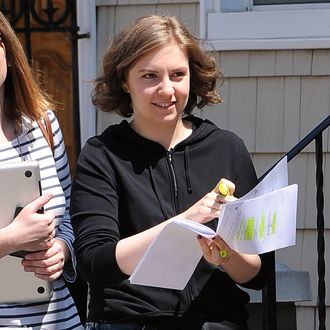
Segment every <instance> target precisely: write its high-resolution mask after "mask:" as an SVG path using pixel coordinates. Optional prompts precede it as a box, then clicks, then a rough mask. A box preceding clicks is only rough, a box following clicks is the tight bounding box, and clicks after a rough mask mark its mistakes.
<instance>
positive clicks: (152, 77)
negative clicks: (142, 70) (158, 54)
mask: <svg viewBox="0 0 330 330" xmlns="http://www.w3.org/2000/svg"><path fill="white" fill-rule="evenodd" d="M142 77H143V78H145V79H155V78H157V75H156V73H153V72H148V73H146V74H144V75H143V76H142Z"/></svg>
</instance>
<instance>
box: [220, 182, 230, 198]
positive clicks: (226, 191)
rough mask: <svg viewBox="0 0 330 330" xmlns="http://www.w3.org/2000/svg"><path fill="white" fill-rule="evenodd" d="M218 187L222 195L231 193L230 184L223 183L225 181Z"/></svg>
mask: <svg viewBox="0 0 330 330" xmlns="http://www.w3.org/2000/svg"><path fill="white" fill-rule="evenodd" d="M218 188H219V192H220V194H221V195H222V196H227V195H229V192H230V191H229V188H228V186H227V185H226V184H225V183H223V182H220V183H219V185H218Z"/></svg>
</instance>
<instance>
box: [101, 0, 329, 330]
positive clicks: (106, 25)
mask: <svg viewBox="0 0 330 330" xmlns="http://www.w3.org/2000/svg"><path fill="white" fill-rule="evenodd" d="M96 5H97V56H98V58H100V57H101V56H102V53H103V51H104V48H105V47H106V45H107V43H108V41H109V37H110V36H111V35H112V34H113V33H115V32H116V31H118V29H119V28H120V27H122V26H123V25H125V24H126V23H128V22H130V21H131V20H133V19H134V18H136V17H139V16H142V15H146V14H151V13H162V14H171V15H175V16H177V17H178V18H179V19H181V20H183V21H184V22H185V23H186V24H187V25H188V26H189V27H190V29H191V31H192V32H193V33H194V34H195V35H198V33H199V1H183V0H181V1H166V0H159V1H151V0H150V1H147V0H136V1H129V0H126V1H125V0H117V1H110V0H97V1H96ZM216 57H217V58H218V61H219V65H220V67H221V70H222V72H223V73H224V76H225V80H224V83H223V84H222V85H221V86H219V90H220V93H221V94H222V96H223V98H224V102H223V103H222V104H220V105H218V106H213V107H209V108H207V109H204V110H203V111H196V114H197V115H199V116H201V117H204V118H209V119H211V120H212V121H214V122H215V123H216V124H217V125H219V126H220V127H222V128H226V129H229V130H232V131H234V132H236V133H237V134H238V135H239V136H241V137H242V138H243V139H244V141H245V143H246V145H247V147H248V149H249V151H250V152H251V155H252V157H253V161H254V164H255V167H256V170H257V173H258V174H259V175H261V174H263V173H264V171H265V170H267V169H268V167H269V166H271V165H273V164H274V163H275V162H276V161H277V160H279V159H280V158H281V156H282V155H283V154H285V153H286V152H287V151H289V150H290V149H291V148H292V147H293V146H294V145H295V144H296V143H297V142H298V141H299V140H301V139H302V138H303V137H304V136H305V135H306V134H307V133H309V132H310V131H311V130H312V129H313V128H314V127H315V126H317V124H319V123H320V122H321V121H322V120H323V119H324V118H326V117H327V116H328V115H329V113H330V48H329V49H322V50H321V49H314V50H294V49H292V50H269V51H223V52H219V53H217V54H216ZM119 120H120V118H119V117H118V116H116V115H113V114H105V113H100V112H98V114H97V131H98V132H101V131H103V130H104V129H105V128H106V127H107V126H108V125H109V124H111V123H114V122H118V121H119ZM323 148H324V192H325V209H324V216H325V240H326V252H325V254H326V256H327V255H329V252H330V251H329V247H328V246H327V242H330V230H329V229H330V219H329V218H330V217H329V215H330V210H329V205H330V204H329V203H327V201H328V200H329V197H330V182H329V181H330V173H329V172H330V167H329V166H328V164H329V162H330V153H329V149H330V137H329V129H328V130H326V131H325V132H324V133H323ZM313 151H314V144H313V143H312V144H311V145H309V146H308V147H307V148H305V149H304V150H303V152H301V153H300V154H299V155H298V156H297V157H295V158H294V159H293V160H292V161H291V162H290V163H289V181H290V183H298V184H299V198H298V219H297V240H296V245H295V246H294V247H290V248H286V249H281V250H278V251H277V252H276V256H277V260H279V261H280V262H282V263H284V264H285V265H287V266H288V267H290V268H292V269H294V270H297V271H299V270H301V271H308V272H309V273H310V276H311V285H312V295H313V299H312V301H308V302H298V303H297V329H298V330H312V329H315V330H316V329H318V311H317V308H316V306H317V286H318V276H317V231H316V202H315V200H316V197H315V196H316V188H315V160H314V159H315V156H314V153H313ZM329 285H330V278H329V274H326V286H327V288H329V287H330V286H329ZM329 302H330V301H329V297H327V298H326V305H327V306H329ZM327 312H328V313H329V307H327ZM327 326H328V327H330V321H329V317H328V318H327ZM283 330H284V329H283Z"/></svg>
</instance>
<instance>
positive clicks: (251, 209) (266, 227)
mask: <svg viewBox="0 0 330 330" xmlns="http://www.w3.org/2000/svg"><path fill="white" fill-rule="evenodd" d="M297 197H298V186H297V185H296V184H294V185H291V186H287V187H284V188H282V189H278V190H275V191H273V192H270V193H267V194H265V195H262V196H259V197H256V198H254V199H248V200H240V199H238V200H237V201H235V202H232V203H228V204H225V205H223V208H222V210H221V215H220V218H219V222H218V228H217V234H218V235H219V236H221V237H222V238H223V239H224V240H225V242H227V244H228V245H229V246H230V247H231V248H232V249H233V250H235V251H238V252H242V253H253V254H255V253H257V254H260V253H265V252H269V251H274V250H277V249H280V248H284V247H288V246H292V245H294V244H295V242H296V214H297Z"/></svg>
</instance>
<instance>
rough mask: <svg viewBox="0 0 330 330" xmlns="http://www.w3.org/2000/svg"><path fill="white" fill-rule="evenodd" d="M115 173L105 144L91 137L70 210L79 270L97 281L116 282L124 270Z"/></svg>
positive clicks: (79, 164) (82, 155) (83, 153)
mask: <svg viewBox="0 0 330 330" xmlns="http://www.w3.org/2000/svg"><path fill="white" fill-rule="evenodd" d="M114 178H115V174H114V171H113V169H112V166H111V164H110V162H109V160H108V158H107V157H106V154H105V151H104V147H103V144H102V143H101V142H100V141H99V140H98V139H97V138H92V139H90V140H89V141H88V142H87V143H86V145H85V146H84V148H83V149H82V151H81V153H80V155H79V159H78V162H77V167H76V172H75V178H74V180H73V186H72V195H71V198H72V200H71V207H70V213H71V218H72V225H73V229H74V233H75V237H76V240H75V251H76V255H77V262H78V265H79V271H80V272H81V274H82V276H83V277H84V278H85V280H87V281H88V282H90V283H94V284H95V285H100V286H103V285H108V286H109V285H115V284H118V283H119V282H121V281H122V280H123V279H127V278H128V276H127V275H126V274H124V273H122V272H121V270H120V268H119V266H118V264H117V260H116V256H115V250H116V245H117V242H118V241H119V239H120V225H119V223H118V193H117V186H116V182H115V179H114Z"/></svg>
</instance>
